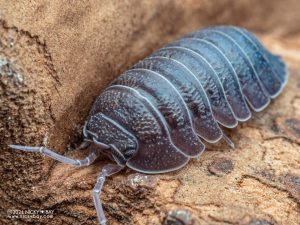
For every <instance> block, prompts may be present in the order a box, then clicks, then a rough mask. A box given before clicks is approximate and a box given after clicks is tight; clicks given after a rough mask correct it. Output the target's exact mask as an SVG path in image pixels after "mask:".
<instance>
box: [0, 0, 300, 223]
mask: <svg viewBox="0 0 300 225" xmlns="http://www.w3.org/2000/svg"><path fill="white" fill-rule="evenodd" d="M299 11H300V4H299V3H298V1H297V0H289V1H267V0H264V1H261V0H260V1H258V0H254V1H246V0H242V1H209V0H199V1H196V0H186V1H179V0H174V1H172V0H165V1H161V0H160V1H158V0H154V1H140V0H130V1H116V0H107V1H98V2H85V3H82V2H81V1H67V0H63V1H61V0H53V1H44V0H39V1H7V0H0V145H1V154H0V161H1V164H0V176H1V177H0V181H1V182H0V202H1V204H0V210H1V211H0V212H1V214H0V222H1V224H32V223H34V224H49V223H51V224H96V214H95V210H94V206H93V202H92V196H91V190H92V188H93V185H94V183H95V180H96V178H97V176H98V174H99V172H100V169H101V167H102V166H103V165H104V164H105V163H107V160H106V159H100V160H99V161H97V162H96V163H95V164H94V165H92V166H90V167H87V168H81V169H77V168H73V167H71V166H67V165H62V164H60V163H57V162H54V161H53V160H51V159H48V158H46V157H43V156H41V155H39V154H26V153H23V152H18V151H12V150H11V149H8V147H7V145H8V144H11V143H15V144H24V145H25V144H26V145H47V146H48V147H49V148H53V149H56V151H57V152H59V153H62V154H66V155H68V156H70V157H74V158H83V157H84V156H85V155H87V154H88V150H84V151H77V150H75V151H72V150H73V149H75V148H76V146H77V145H78V144H79V143H80V141H81V129H82V126H83V124H84V121H85V118H86V116H87V114H88V111H89V109H90V107H91V104H92V103H93V101H94V99H95V97H96V96H97V95H98V94H99V93H100V92H101V90H103V88H104V87H106V86H107V85H108V84H109V82H110V81H112V80H113V78H115V77H116V76H117V75H118V74H120V73H121V72H122V71H124V70H125V69H126V68H128V67H129V66H130V65H133V64H134V63H135V62H137V61H138V60H139V59H142V58H143V57H145V56H146V55H148V54H149V53H151V52H152V51H153V50H155V49H157V48H159V47H161V46H162V45H163V44H165V43H167V42H169V41H171V40H174V39H175V38H177V37H179V36H181V35H182V34H184V33H187V32H189V31H192V30H195V29H197V28H200V27H204V26H208V25H211V24H235V25H240V26H244V27H246V28H249V29H251V30H252V31H254V32H256V33H257V34H258V35H259V37H260V38H261V40H262V41H263V42H264V43H265V44H266V45H267V46H268V47H269V49H272V50H273V51H274V52H276V53H278V54H281V55H283V57H284V58H285V60H286V61H287V62H288V65H289V72H290V78H289V82H288V85H287V87H286V88H285V90H284V91H283V93H282V94H281V95H280V96H279V97H278V98H277V99H275V100H274V101H273V102H272V103H271V105H270V106H269V107H268V108H267V109H266V110H265V111H263V112H262V113H259V114H255V115H254V116H253V118H252V119H251V120H249V121H248V122H247V123H244V124H240V125H239V126H238V127H237V128H236V129H234V130H232V131H228V134H229V136H230V138H231V139H232V140H233V141H234V143H235V145H236V148H235V149H234V150H232V149H230V148H229V147H228V146H227V145H226V144H224V143H220V144H217V145H210V146H208V149H207V150H206V151H205V153H204V154H202V157H201V159H200V160H192V161H191V162H190V163H189V164H188V165H187V166H186V167H185V168H183V169H181V170H180V171H177V172H173V173H169V174H163V175H145V174H139V173H136V172H133V171H130V170H126V171H123V172H122V173H120V174H117V175H116V176H114V177H112V178H109V179H108V180H107V182H106V183H105V187H104V190H103V194H102V196H101V197H102V200H103V201H104V208H105V212H106V215H107V217H108V220H109V224H113V225H117V224H137V225H145V224H146V225H160V224H162V225H179V224H180V225H191V224H201V225H203V224H207V225H208V224H241V225H246V224H247V225H254V224H255V225H256V224H260V225H261V224H263V225H271V224H272V225H273V224H289V225H290V224H291V225H298V224H300V212H299V208H300V73H299V71H300V66H299V63H300V30H299V24H300V16H299ZM14 209H18V210H28V209H39V210H54V213H53V218H39V219H36V218H35V219H32V218H22V219H21V218H9V216H10V215H11V211H10V210H14Z"/></svg>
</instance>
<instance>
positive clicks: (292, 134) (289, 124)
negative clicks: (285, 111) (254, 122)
mask: <svg viewBox="0 0 300 225" xmlns="http://www.w3.org/2000/svg"><path fill="white" fill-rule="evenodd" d="M275 126H276V127H277V130H278V133H280V134H282V135H284V136H285V137H287V138H288V139H290V140H292V141H295V142H297V143H300V141H299V140H300V121H299V119H297V118H293V117H291V118H286V117H278V118H276V120H275Z"/></svg>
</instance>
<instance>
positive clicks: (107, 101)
mask: <svg viewBox="0 0 300 225" xmlns="http://www.w3.org/2000/svg"><path fill="white" fill-rule="evenodd" d="M287 79H288V74H287V67H286V65H285V63H284V62H283V61H282V59H281V58H280V57H279V56H277V55H273V54H272V53H270V52H269V51H268V50H266V49H265V48H264V47H263V46H262V44H261V43H260V42H259V41H258V40H257V39H256V37H255V36H254V35H253V34H251V33H250V32H248V31H247V30H245V29H243V28H239V27H234V26H215V27H209V28H206V29H202V30H199V31H196V32H193V33H190V34H188V35H186V36H184V37H183V38H181V39H179V40H176V41H174V42H173V43H171V44H168V45H166V46H164V47H163V48H161V49H159V50H157V51H155V52H154V53H152V54H151V55H150V56H149V57H147V58H145V59H144V60H142V61H140V62H138V63H137V64H135V65H134V66H133V67H132V68H130V69H129V70H127V71H125V72H124V73H122V74H121V75H120V76H119V77H118V78H117V79H115V80H114V81H113V82H112V83H111V85H110V86H109V87H108V88H106V89H105V90H104V91H103V92H102V93H101V94H100V96H99V97H98V98H97V99H96V101H95V103H94V105H93V106H92V109H91V111H90V114H89V117H88V119H87V122H86V124H85V126H84V129H83V134H84V137H85V142H84V143H83V145H82V146H81V147H82V148H84V147H87V146H88V145H89V144H91V143H92V144H93V146H94V150H93V152H92V153H91V154H90V155H89V156H87V158H85V159H83V160H74V159H70V158H67V157H65V156H61V155H58V154H57V153H55V152H53V151H51V150H49V149H47V148H46V147H29V146H20V145H10V147H12V148H15V149H19V150H24V151H31V152H40V153H43V154H45V155H47V156H49V157H51V158H54V159H56V160H58V161H60V162H63V163H67V164H71V165H74V166H87V165H90V164H91V163H92V162H93V161H94V160H95V159H96V158H97V157H98V156H99V155H100V153H104V154H107V155H108V156H110V157H111V159H112V160H113V161H115V162H116V164H108V165H106V166H104V168H103V169H102V172H101V174H100V176H99V178H98V179H97V182H96V185H95V187H94V189H93V199H94V204H95V207H96V211H97V216H98V219H99V223H100V224H102V225H104V224H106V218H105V216H104V212H103V209H102V204H101V201H100V198H99V195H100V191H101V188H102V186H103V183H104V180H105V177H107V176H109V175H112V174H114V173H116V172H119V171H120V170H121V169H122V168H124V167H125V166H128V167H129V168H131V169H133V170H135V171H139V172H143V173H149V174H157V173H164V172H169V171H174V170H177V169H179V168H181V167H183V166H184V165H185V164H186V163H187V162H188V161H189V160H190V159H191V158H195V157H198V156H199V155H200V154H201V153H202V152H203V150H204V148H205V146H204V142H203V140H205V141H206V142H209V143H215V142H218V141H219V140H220V139H221V138H224V139H225V140H226V141H227V142H228V143H229V144H230V145H233V144H232V142H231V141H230V140H229V139H228V138H227V137H226V136H225V135H224V133H223V131H222V127H226V128H234V127H235V126H236V125H237V124H238V122H244V121H246V120H248V119H249V118H250V117H251V109H252V110H253V111H255V112H259V111H262V110H263V109H264V108H265V107H267V105H268V104H269V103H270V100H271V99H273V98H275V97H276V96H278V95H279V94H280V92H281V91H282V89H283V87H284V86H285V84H286V82H287Z"/></svg>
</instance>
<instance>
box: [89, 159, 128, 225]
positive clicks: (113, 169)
mask: <svg viewBox="0 0 300 225" xmlns="http://www.w3.org/2000/svg"><path fill="white" fill-rule="evenodd" d="M123 168H124V166H121V165H117V164H107V165H106V166H104V167H103V169H102V172H101V173H100V176H99V177H98V179H97V183H96V184H95V187H94V189H93V199H94V204H95V208H96V211H97V216H98V220H99V223H100V224H101V225H106V218H105V215H104V211H103V208H102V203H101V200H100V197H99V195H100V194H101V189H102V187H103V184H104V181H105V178H106V177H108V176H110V175H113V174H115V173H118V172H119V171H121V170H122V169H123Z"/></svg>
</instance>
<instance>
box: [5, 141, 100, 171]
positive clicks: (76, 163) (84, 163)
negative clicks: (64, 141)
mask: <svg viewBox="0 0 300 225" xmlns="http://www.w3.org/2000/svg"><path fill="white" fill-rule="evenodd" d="M9 147H11V148H14V149H18V150H23V151H27V152H40V153H42V154H44V155H47V156H49V157H50V158H52V159H55V160H57V161H59V162H62V163H65V164H70V165H73V166H77V167H80V166H88V165H90V164H91V163H93V162H94V161H95V160H96V159H97V157H98V156H99V153H98V152H96V151H94V152H92V153H91V154H89V155H88V156H87V157H86V158H85V159H81V160H80V159H70V158H68V157H65V156H62V155H59V154H57V153H55V152H54V151H51V150H50V149H48V148H46V147H30V146H21V145H9Z"/></svg>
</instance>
